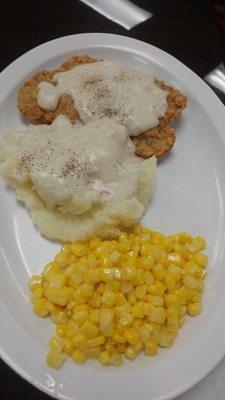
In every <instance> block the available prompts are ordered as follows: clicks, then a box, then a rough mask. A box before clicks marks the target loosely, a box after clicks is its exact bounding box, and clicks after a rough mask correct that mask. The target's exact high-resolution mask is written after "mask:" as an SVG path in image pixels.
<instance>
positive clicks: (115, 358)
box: [110, 351, 123, 367]
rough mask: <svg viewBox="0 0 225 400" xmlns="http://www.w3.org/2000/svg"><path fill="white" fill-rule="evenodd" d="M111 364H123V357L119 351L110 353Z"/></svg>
mask: <svg viewBox="0 0 225 400" xmlns="http://www.w3.org/2000/svg"><path fill="white" fill-rule="evenodd" d="M110 361H111V364H112V365H114V366H115V367H119V366H120V365H122V364H123V359H122V356H121V354H120V353H118V352H117V351H115V353H113V354H112V355H111V360H110Z"/></svg>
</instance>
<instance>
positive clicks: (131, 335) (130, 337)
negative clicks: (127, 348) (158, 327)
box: [124, 327, 140, 344]
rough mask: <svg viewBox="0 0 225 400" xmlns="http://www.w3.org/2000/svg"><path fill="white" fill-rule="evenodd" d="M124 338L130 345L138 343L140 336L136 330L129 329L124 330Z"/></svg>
mask: <svg viewBox="0 0 225 400" xmlns="http://www.w3.org/2000/svg"><path fill="white" fill-rule="evenodd" d="M124 337H125V339H126V340H127V342H128V343H129V344H134V343H137V342H138V340H139V338H140V335H139V333H138V331H137V330H136V329H135V328H132V327H129V328H126V329H125V330H124Z"/></svg>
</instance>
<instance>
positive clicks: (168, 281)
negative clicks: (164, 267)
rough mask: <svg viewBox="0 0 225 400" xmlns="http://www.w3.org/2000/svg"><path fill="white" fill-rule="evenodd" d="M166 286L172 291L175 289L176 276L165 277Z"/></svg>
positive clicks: (168, 275)
mask: <svg viewBox="0 0 225 400" xmlns="http://www.w3.org/2000/svg"><path fill="white" fill-rule="evenodd" d="M165 285H166V287H167V289H170V290H172V289H174V288H175V286H176V279H175V276H174V274H167V275H166V276H165Z"/></svg>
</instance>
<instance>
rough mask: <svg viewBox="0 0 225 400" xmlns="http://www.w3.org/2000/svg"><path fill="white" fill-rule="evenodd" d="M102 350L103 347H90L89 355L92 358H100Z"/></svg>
mask: <svg viewBox="0 0 225 400" xmlns="http://www.w3.org/2000/svg"><path fill="white" fill-rule="evenodd" d="M102 350H103V348H102V346H95V347H89V348H88V352H87V354H88V355H89V356H90V357H94V358H98V357H99V354H100V353H101V352H102Z"/></svg>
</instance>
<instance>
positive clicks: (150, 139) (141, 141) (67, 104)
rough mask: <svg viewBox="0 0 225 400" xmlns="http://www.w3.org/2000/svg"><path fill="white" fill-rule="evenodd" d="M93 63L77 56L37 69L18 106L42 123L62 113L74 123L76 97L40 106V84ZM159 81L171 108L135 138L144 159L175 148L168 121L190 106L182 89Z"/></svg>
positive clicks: (25, 87) (20, 93) (22, 92)
mask: <svg viewBox="0 0 225 400" xmlns="http://www.w3.org/2000/svg"><path fill="white" fill-rule="evenodd" d="M92 62H96V60H95V59H94V58H92V57H90V56H88V55H85V56H73V57H71V58H70V59H68V60H67V61H65V62H64V63H63V64H62V65H61V66H60V67H59V68H56V69H54V70H52V71H46V70H44V71H40V72H37V73H36V74H34V75H33V77H32V78H31V79H29V80H27V81H26V82H25V83H24V85H23V86H22V87H21V88H20V90H19V92H18V96H17V105H18V109H19V110H20V112H21V113H22V114H23V115H24V116H25V117H27V118H29V119H32V120H35V121H37V122H40V123H47V124H49V123H51V122H52V121H53V120H54V119H55V118H56V117H57V115H59V114H64V115H66V116H67V117H68V118H69V119H70V120H71V122H73V121H75V120H77V119H79V115H78V112H77V111H76V109H75V108H74V103H73V100H72V98H71V97H70V96H68V95H62V96H61V97H60V99H59V102H58V105H57V107H56V108H55V109H54V110H44V109H43V108H41V107H39V105H38V103H37V92H38V84H39V83H40V82H43V81H46V82H50V83H52V82H53V81H52V78H53V76H54V75H55V74H56V73H58V72H62V71H68V70H70V69H71V68H73V67H75V66H76V65H79V64H86V63H92ZM156 84H157V85H158V86H159V87H160V88H161V89H163V90H166V91H168V96H167V103H168V109H167V111H166V113H165V114H164V116H163V117H162V118H161V119H160V125H159V126H158V127H157V128H153V129H150V130H149V131H147V132H144V133H142V134H141V135H139V136H137V137H135V138H134V139H133V142H134V144H135V148H136V154H137V155H139V156H141V157H144V158H148V157H151V156H152V155H155V156H156V157H159V156H161V155H163V154H165V153H166V152H167V151H169V150H170V149H171V148H172V147H173V144H174V142H175V140H176V136H175V132H174V130H173V129H172V128H171V127H169V126H168V124H169V122H170V121H172V120H174V119H176V118H178V117H179V116H180V115H181V113H182V111H183V109H184V108H185V107H186V105H187V99H186V97H185V96H183V95H182V93H181V92H179V90H175V89H174V88H173V87H171V86H167V85H166V84H165V83H164V82H163V81H160V80H157V79H156Z"/></svg>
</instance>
